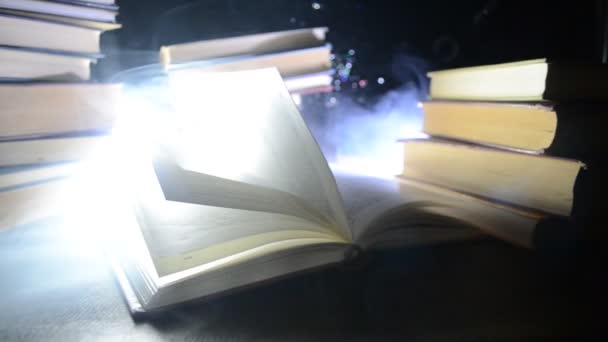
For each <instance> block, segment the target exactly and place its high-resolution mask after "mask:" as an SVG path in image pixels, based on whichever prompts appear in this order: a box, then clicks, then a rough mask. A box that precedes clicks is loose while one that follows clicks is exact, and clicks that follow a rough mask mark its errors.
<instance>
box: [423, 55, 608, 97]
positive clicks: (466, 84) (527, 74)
mask: <svg viewBox="0 0 608 342" xmlns="http://www.w3.org/2000/svg"><path fill="white" fill-rule="evenodd" d="M428 76H429V77H430V78H431V89H430V96H431V98H432V99H438V100H475V101H544V100H555V101H558V100H559V101H574V100H592V99H595V100H605V99H607V98H608V97H607V96H608V81H607V80H608V67H607V66H606V65H601V64H598V65H590V64H576V63H566V62H564V63H559V62H551V61H548V60H546V59H534V60H528V61H521V62H514V63H504V64H495V65H485V66H475V67H468V68H459V69H451V70H441V71H434V72H430V73H429V74H428Z"/></svg>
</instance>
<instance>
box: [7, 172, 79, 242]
mask: <svg viewBox="0 0 608 342" xmlns="http://www.w3.org/2000/svg"><path fill="white" fill-rule="evenodd" d="M77 167H78V165H77V164H75V163H58V164H53V165H46V166H41V167H31V166H29V167H0V231H2V230H4V229H9V228H13V227H16V226H19V225H23V224H27V223H30V222H33V221H37V220H39V219H42V218H45V217H49V216H54V215H58V214H60V212H61V210H60V208H61V207H62V206H63V205H65V204H66V203H67V201H66V200H67V198H68V197H69V196H68V193H69V191H68V189H69V186H68V181H67V180H68V178H69V177H70V176H72V175H73V174H74V172H75V170H76V169H77Z"/></svg>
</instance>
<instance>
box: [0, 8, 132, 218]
mask: <svg viewBox="0 0 608 342" xmlns="http://www.w3.org/2000/svg"><path fill="white" fill-rule="evenodd" d="M117 14H118V7H117V6H116V5H115V3H114V0H88V1H86V2H84V1H82V2H81V1H71V0H69V1H68V0H61V1H39V0H0V229H3V228H7V227H12V226H15V225H20V224H23V223H27V222H29V221H31V220H32V219H35V218H39V217H44V216H47V215H49V214H52V213H53V211H54V207H55V204H56V203H54V202H56V201H53V200H52V198H55V197H56V195H57V194H58V193H60V192H61V191H62V184H63V182H61V181H60V180H61V179H64V178H66V176H69V175H70V174H71V173H72V171H73V170H74V169H75V166H76V165H77V162H78V161H80V160H83V159H85V158H86V157H87V156H90V155H91V154H92V153H93V151H94V150H95V149H96V148H97V147H99V146H100V145H101V144H103V143H104V140H105V139H106V137H107V134H106V133H108V132H109V131H110V129H111V127H112V125H113V121H114V118H115V116H116V109H117V103H118V101H117V100H118V97H119V96H120V85H118V84H103V83H95V82H92V81H91V66H92V65H93V64H94V63H95V62H96V61H97V60H98V59H99V58H102V57H103V55H102V54H101V46H100V36H101V34H102V33H103V32H104V31H108V30H114V29H118V28H120V24H117V23H116V16H117Z"/></svg>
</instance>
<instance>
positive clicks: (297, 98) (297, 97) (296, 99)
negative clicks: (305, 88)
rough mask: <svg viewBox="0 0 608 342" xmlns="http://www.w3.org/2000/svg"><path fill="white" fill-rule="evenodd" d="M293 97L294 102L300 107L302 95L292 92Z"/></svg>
mask: <svg viewBox="0 0 608 342" xmlns="http://www.w3.org/2000/svg"><path fill="white" fill-rule="evenodd" d="M291 98H292V99H293V102H294V103H295V104H296V106H298V107H300V106H302V95H300V94H292V95H291Z"/></svg>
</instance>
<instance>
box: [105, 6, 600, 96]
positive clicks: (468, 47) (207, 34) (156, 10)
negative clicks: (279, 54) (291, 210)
mask: <svg viewBox="0 0 608 342" xmlns="http://www.w3.org/2000/svg"><path fill="white" fill-rule="evenodd" d="M315 3H316V4H318V5H319V6H315V7H319V9H315V8H314V7H313V4H315ZM118 4H119V5H120V16H119V18H118V20H119V21H120V22H121V23H122V24H123V28H122V29H121V30H118V31H115V32H110V33H106V34H104V43H105V46H104V51H106V52H107V53H108V57H109V59H110V60H113V61H114V62H116V60H119V63H118V64H119V65H118V66H114V67H113V68H110V69H109V71H114V70H115V69H116V68H126V67H132V66H135V65H140V64H145V63H148V62H151V61H153V60H154V59H155V58H156V52H157V51H158V48H159V47H160V46H161V45H163V44H172V43H180V42H187V41H193V40H200V39H210V38H220V37H227V36H233V35H240V34H251V33H259V32H268V31H276V30H286V29H294V28H301V27H315V26H328V27H329V28H330V34H329V37H328V41H329V42H330V43H331V44H332V45H333V46H334V51H335V53H336V54H337V55H340V54H347V53H348V51H349V50H350V49H353V50H354V51H355V52H356V55H355V56H356V58H355V61H356V62H355V63H353V74H355V75H357V76H361V78H363V79H368V80H372V81H375V80H376V79H377V78H378V77H384V78H385V79H386V82H385V84H383V85H379V84H377V82H370V86H369V87H366V89H364V90H361V89H356V90H352V89H350V90H348V91H355V92H357V93H360V92H362V93H363V94H364V95H365V97H372V98H373V97H374V96H376V95H378V94H381V93H383V92H385V91H386V90H388V89H391V88H396V87H399V86H400V85H401V84H403V83H405V82H411V81H412V80H415V78H416V76H415V75H414V74H415V73H416V72H418V73H419V72H423V71H425V70H426V69H440V68H448V67H458V66H468V65H476V64H491V63H499V62H507V61H514V60H521V59H531V58H542V57H549V58H554V59H558V60H576V61H585V62H601V61H602V60H603V59H604V58H605V56H604V52H603V42H604V37H605V35H606V32H607V30H606V22H605V14H606V4H605V1H601V0H600V1H563V2H560V1H497V0H474V1H439V0H424V1H421V0H416V1H405V0H404V1H389V0H379V1H372V0H320V1H309V0H298V1H282V0H256V1H248V0H148V1H138V0H119V1H118ZM116 49H120V51H121V52H122V53H121V56H116ZM146 52H147V53H146ZM421 61H422V62H421ZM349 88H350V87H349Z"/></svg>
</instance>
